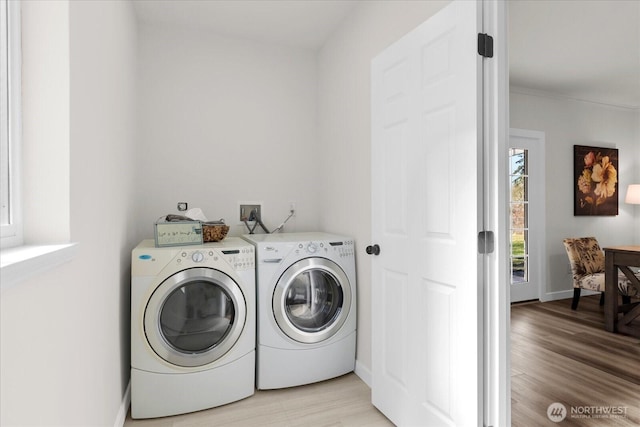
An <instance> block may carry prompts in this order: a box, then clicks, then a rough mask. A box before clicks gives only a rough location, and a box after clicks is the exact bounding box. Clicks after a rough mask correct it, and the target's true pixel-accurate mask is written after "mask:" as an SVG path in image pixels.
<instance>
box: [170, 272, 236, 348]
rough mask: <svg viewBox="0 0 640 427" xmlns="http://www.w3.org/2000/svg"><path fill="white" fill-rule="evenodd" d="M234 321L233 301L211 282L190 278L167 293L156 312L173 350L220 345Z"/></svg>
mask: <svg viewBox="0 0 640 427" xmlns="http://www.w3.org/2000/svg"><path fill="white" fill-rule="evenodd" d="M234 320H235V309H234V307H233V301H232V300H231V298H230V297H229V295H228V294H227V293H226V292H225V290H224V289H223V288H221V287H220V286H218V285H216V284H215V283H211V282H206V281H193V282H189V283H188V284H186V285H184V286H180V287H179V288H178V289H176V290H174V291H173V292H171V294H170V295H169V297H168V298H167V299H166V301H165V302H164V305H163V306H162V310H161V312H160V328H161V330H162V335H163V336H164V338H165V339H166V340H167V341H168V343H169V344H170V345H171V346H173V348H174V349H176V350H177V351H182V352H186V353H191V352H202V351H206V350H208V349H210V348H213V347H214V346H216V345H218V344H220V343H221V342H222V341H223V340H224V338H225V337H226V336H227V335H228V334H229V331H230V330H231V327H232V326H233V322H234Z"/></svg>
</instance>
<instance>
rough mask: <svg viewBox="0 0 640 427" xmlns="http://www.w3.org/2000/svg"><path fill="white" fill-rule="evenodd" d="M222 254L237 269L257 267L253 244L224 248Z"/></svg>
mask: <svg viewBox="0 0 640 427" xmlns="http://www.w3.org/2000/svg"><path fill="white" fill-rule="evenodd" d="M220 252H222V256H223V257H224V258H225V259H226V260H227V262H228V263H229V264H231V266H232V267H233V268H234V269H236V270H250V269H254V268H255V267H256V257H255V253H254V248H253V246H247V247H242V248H238V249H222V250H221V251H220Z"/></svg>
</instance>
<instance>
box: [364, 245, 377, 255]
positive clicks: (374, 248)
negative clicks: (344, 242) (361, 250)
mask: <svg viewBox="0 0 640 427" xmlns="http://www.w3.org/2000/svg"><path fill="white" fill-rule="evenodd" d="M366 250H367V254H369V255H376V256H377V255H380V246H378V245H377V244H375V245H373V246H371V245H369V246H367V249H366Z"/></svg>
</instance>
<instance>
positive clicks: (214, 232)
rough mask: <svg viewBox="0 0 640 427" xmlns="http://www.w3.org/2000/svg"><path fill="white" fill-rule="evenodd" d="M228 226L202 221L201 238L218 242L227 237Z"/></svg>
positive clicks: (205, 240)
mask: <svg viewBox="0 0 640 427" xmlns="http://www.w3.org/2000/svg"><path fill="white" fill-rule="evenodd" d="M228 232H229V226H228V225H225V224H219V223H217V224H207V223H206V222H203V223H202V240H203V241H204V242H205V243H207V242H219V241H220V240H222V239H224V238H225V237H227V233H228Z"/></svg>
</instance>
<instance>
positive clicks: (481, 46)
mask: <svg viewBox="0 0 640 427" xmlns="http://www.w3.org/2000/svg"><path fill="white" fill-rule="evenodd" d="M478 55H480V56H484V57H485V58H493V37H491V36H490V35H489V34H485V33H478Z"/></svg>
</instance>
